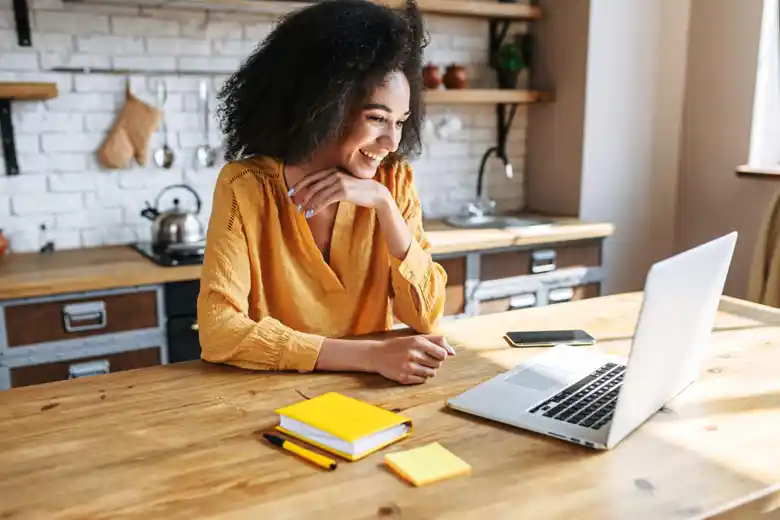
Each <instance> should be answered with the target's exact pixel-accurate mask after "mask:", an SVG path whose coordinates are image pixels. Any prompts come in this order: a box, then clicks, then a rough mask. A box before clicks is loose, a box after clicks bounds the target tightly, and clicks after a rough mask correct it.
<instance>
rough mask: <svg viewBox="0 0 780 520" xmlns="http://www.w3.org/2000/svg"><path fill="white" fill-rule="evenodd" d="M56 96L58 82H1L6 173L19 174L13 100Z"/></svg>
mask: <svg viewBox="0 0 780 520" xmlns="http://www.w3.org/2000/svg"><path fill="white" fill-rule="evenodd" d="M54 97H57V84H56V83H14V82H0V140H2V142H3V160H4V161H5V173H6V175H19V163H18V161H17V159H16V144H15V143H14V123H13V118H12V115H11V102H12V101H14V100H42V99H51V98H54Z"/></svg>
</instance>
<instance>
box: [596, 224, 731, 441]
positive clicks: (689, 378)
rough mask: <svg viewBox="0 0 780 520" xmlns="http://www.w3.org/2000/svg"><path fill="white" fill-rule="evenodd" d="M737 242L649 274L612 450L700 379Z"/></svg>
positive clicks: (727, 240)
mask: <svg viewBox="0 0 780 520" xmlns="http://www.w3.org/2000/svg"><path fill="white" fill-rule="evenodd" d="M736 241H737V233H736V232H734V233H730V234H728V235H726V236H723V237H721V238H719V239H716V240H713V241H711V242H707V243H706V244H703V245H700V246H698V247H695V248H693V249H690V250H688V251H685V252H683V253H680V254H678V255H675V256H673V257H670V258H668V259H666V260H662V261H660V262H658V263H656V264H654V265H653V266H652V268H651V269H650V272H649V273H648V275H647V280H646V282H645V291H644V300H643V303H642V310H641V313H640V316H639V321H638V323H637V328H636V334H635V336H634V341H633V344H632V347H631V353H630V358H629V361H628V368H627V370H626V375H625V379H624V381H623V386H622V388H621V391H620V396H619V397H618V402H617V408H616V410H615V415H614V418H613V420H612V425H611V428H610V431H609V436H608V438H607V446H608V447H610V448H611V447H612V446H614V445H615V444H617V443H618V442H620V441H621V440H622V439H624V438H625V437H626V436H627V435H628V434H629V433H631V432H632V431H633V430H634V429H636V428H637V427H638V426H639V425H641V424H642V423H643V422H644V421H646V420H647V419H648V418H649V417H650V416H652V415H653V414H654V413H655V412H657V411H658V410H660V409H661V408H662V407H663V406H664V405H665V404H666V403H668V402H669V401H670V400H671V399H672V398H673V397H675V396H676V395H677V394H678V393H680V392H681V391H682V390H683V389H685V388H686V387H687V386H688V385H690V384H691V383H692V382H693V381H694V380H695V379H696V377H697V375H698V373H699V370H700V366H701V363H702V361H703V359H704V357H705V356H706V353H707V350H708V346H709V339H710V335H711V332H712V327H713V325H714V322H715V316H716V313H717V309H718V303H719V301H720V297H721V295H722V293H723V287H724V285H725V282H726V275H727V274H728V270H729V265H730V263H731V258H732V255H733V253H734V246H735V244H736Z"/></svg>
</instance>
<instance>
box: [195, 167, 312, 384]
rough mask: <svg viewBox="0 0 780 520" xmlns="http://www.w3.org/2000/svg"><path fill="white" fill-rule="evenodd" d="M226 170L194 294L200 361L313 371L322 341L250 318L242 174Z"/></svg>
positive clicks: (216, 193) (219, 184) (216, 196)
mask: <svg viewBox="0 0 780 520" xmlns="http://www.w3.org/2000/svg"><path fill="white" fill-rule="evenodd" d="M230 168H231V165H228V166H226V170H223V173H222V174H221V175H220V178H219V180H218V181H217V185H216V188H215V190H214V202H213V209H212V213H211V218H210V221H209V226H208V232H207V237H206V252H205V256H204V260H203V267H202V274H201V280H200V293H199V295H198V329H199V337H200V344H201V358H202V359H203V360H205V361H209V362H212V363H226V364H231V365H235V366H238V367H242V368H248V369H253V370H290V369H291V370H299V371H311V370H313V369H314V365H315V363H316V361H317V357H318V355H319V351H320V348H321V346H322V341H323V340H324V339H325V338H324V337H321V336H317V335H313V334H307V333H303V332H299V331H296V330H293V329H291V328H290V327H287V326H285V325H284V324H282V323H281V322H279V321H278V320H276V319H274V318H272V317H263V318H261V319H260V320H259V321H254V320H252V319H251V318H250V317H249V315H248V312H249V290H250V287H251V277H252V276H253V274H252V272H251V269H250V264H249V254H248V247H247V240H246V236H245V234H244V226H243V223H242V220H241V214H240V210H239V206H238V203H237V199H236V194H235V191H234V189H235V188H234V185H233V182H234V180H235V179H236V178H238V177H240V175H237V172H236V169H235V168H234V169H233V171H232V172H231V171H229V169H230ZM254 276H259V273H254Z"/></svg>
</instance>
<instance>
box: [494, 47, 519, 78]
mask: <svg viewBox="0 0 780 520" xmlns="http://www.w3.org/2000/svg"><path fill="white" fill-rule="evenodd" d="M494 60H495V61H494V62H493V67H494V68H495V70H496V74H497V76H498V88H501V89H516V88H517V83H518V81H517V78H518V76H519V75H520V72H521V71H522V70H523V69H524V68H525V66H526V64H525V60H524V59H523V53H522V49H521V47H520V45H518V44H517V43H506V44H504V45H502V46H501V47H499V49H498V52H497V53H496V55H495V57H494Z"/></svg>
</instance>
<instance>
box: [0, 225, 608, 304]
mask: <svg viewBox="0 0 780 520" xmlns="http://www.w3.org/2000/svg"><path fill="white" fill-rule="evenodd" d="M424 227H425V229H426V232H427V233H428V237H429V239H430V241H431V246H432V247H431V252H432V254H434V255H443V254H453V253H467V252H469V251H479V250H489V249H497V248H506V247H516V246H523V245H535V244H545V243H558V242H568V241H574V240H587V239H596V238H604V237H608V236H610V235H611V234H612V231H613V228H612V225H611V224H606V223H586V222H582V221H579V220H576V219H559V220H558V221H557V223H556V224H554V225H552V226H549V227H540V228H536V229H533V228H532V229H525V230H523V229H520V230H498V229H486V230H466V229H455V228H451V227H448V226H446V225H445V224H444V223H443V222H441V221H429V222H426V223H425V224H424ZM200 270H201V266H200V265H190V266H179V267H162V266H158V265H156V264H154V263H153V262H151V261H150V260H148V259H146V258H144V257H143V256H141V255H140V254H139V253H138V252H137V251H135V250H133V249H131V248H130V247H127V246H112V247H97V248H86V249H75V250H63V251H57V252H55V253H53V254H49V255H47V254H39V253H22V254H9V255H6V256H4V257H2V258H0V300H8V299H13V298H25V297H34V296H45V295H52V294H61V293H71V292H81V291H96V290H103V289H109V288H117V287H132V286H137V285H146V284H160V283H166V282H177V281H185V280H196V279H198V278H199V277H200Z"/></svg>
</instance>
